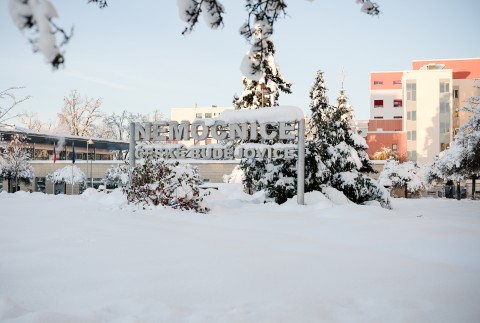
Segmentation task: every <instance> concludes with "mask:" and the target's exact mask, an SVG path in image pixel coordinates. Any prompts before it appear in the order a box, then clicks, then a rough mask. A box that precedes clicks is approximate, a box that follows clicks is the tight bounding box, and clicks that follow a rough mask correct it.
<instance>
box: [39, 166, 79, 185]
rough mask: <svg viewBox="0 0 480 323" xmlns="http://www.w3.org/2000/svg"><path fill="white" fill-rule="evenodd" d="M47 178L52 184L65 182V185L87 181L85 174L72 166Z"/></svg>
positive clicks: (58, 170)
mask: <svg viewBox="0 0 480 323" xmlns="http://www.w3.org/2000/svg"><path fill="white" fill-rule="evenodd" d="M48 178H49V180H50V181H53V182H54V183H61V182H65V183H66V184H78V183H84V182H86V180H87V176H86V175H85V173H84V172H83V171H82V170H81V169H80V168H78V167H77V166H74V165H71V166H65V167H63V168H60V169H57V170H56V171H54V172H53V173H52V174H49V175H48Z"/></svg>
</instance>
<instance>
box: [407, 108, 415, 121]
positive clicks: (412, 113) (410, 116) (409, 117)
mask: <svg viewBox="0 0 480 323" xmlns="http://www.w3.org/2000/svg"><path fill="white" fill-rule="evenodd" d="M407 120H412V121H415V120H417V111H415V110H414V111H408V112H407Z"/></svg>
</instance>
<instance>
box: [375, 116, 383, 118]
mask: <svg viewBox="0 0 480 323" xmlns="http://www.w3.org/2000/svg"><path fill="white" fill-rule="evenodd" d="M373 118H374V119H383V117H382V116H379V117H373Z"/></svg>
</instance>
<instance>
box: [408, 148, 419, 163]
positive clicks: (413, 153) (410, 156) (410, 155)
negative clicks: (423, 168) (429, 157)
mask: <svg viewBox="0 0 480 323" xmlns="http://www.w3.org/2000/svg"><path fill="white" fill-rule="evenodd" d="M407 159H408V160H412V161H416V160H417V151H416V150H412V151H408V150H407Z"/></svg>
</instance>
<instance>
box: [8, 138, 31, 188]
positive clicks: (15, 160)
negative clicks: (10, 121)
mask: <svg viewBox="0 0 480 323" xmlns="http://www.w3.org/2000/svg"><path fill="white" fill-rule="evenodd" d="M26 140H27V136H26V135H24V134H14V135H12V139H11V140H10V141H9V142H8V143H6V142H0V177H3V178H5V179H8V180H9V181H13V183H15V186H16V187H18V183H23V184H26V185H28V184H30V183H31V181H32V179H34V178H35V173H34V170H33V167H32V165H30V162H29V160H30V153H29V149H28V148H30V147H28V145H27V144H26Z"/></svg>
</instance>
